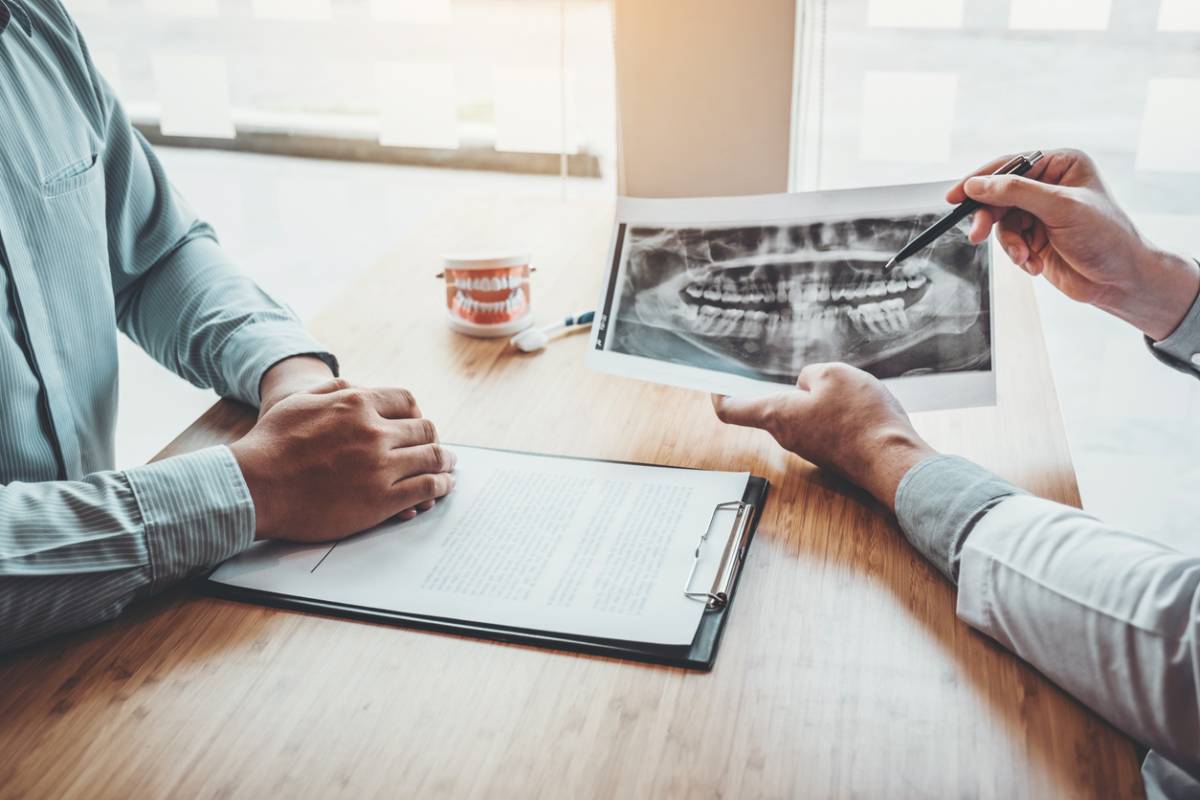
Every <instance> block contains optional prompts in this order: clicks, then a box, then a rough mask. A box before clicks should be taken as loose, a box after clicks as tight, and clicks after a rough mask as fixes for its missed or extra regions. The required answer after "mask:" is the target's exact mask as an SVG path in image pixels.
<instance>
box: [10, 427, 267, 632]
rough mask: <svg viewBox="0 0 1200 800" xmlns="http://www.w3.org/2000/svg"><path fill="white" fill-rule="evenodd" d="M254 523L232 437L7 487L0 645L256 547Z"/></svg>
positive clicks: (79, 620)
mask: <svg viewBox="0 0 1200 800" xmlns="http://www.w3.org/2000/svg"><path fill="white" fill-rule="evenodd" d="M254 529H255V511H254V505H253V502H252V499H251V497H250V492H249V490H248V488H247V487H246V484H245V481H244V480H243V479H242V476H241V472H240V470H239V469H238V465H237V462H236V461H235V460H234V458H233V456H232V454H231V453H230V452H229V450H228V449H227V448H225V447H212V448H208V449H206V450H200V451H197V452H194V453H189V454H187V455H183V456H177V457H175V458H169V459H165V460H163V461H159V462H156V463H154V464H147V465H145V466H141V467H135V468H133V469H130V470H126V471H124V472H116V471H106V472H99V473H95V474H92V475H89V476H87V477H86V478H84V479H83V480H79V481H51V482H44V483H26V484H20V483H18V484H10V485H9V486H4V487H0V652H4V651H6V650H10V649H13V648H15V647H20V646H21V645H24V644H28V643H30V642H33V641H37V640H39V639H43V638H45V637H47V636H51V635H54V634H57V633H62V632H65V631H69V630H75V629H77V628H82V627H86V626H88V625H94V624H96V623H99V622H103V621H105V620H108V619H112V618H113V617H115V616H117V615H118V614H119V613H120V612H121V610H122V609H124V608H125V606H127V605H128V604H129V603H130V602H131V601H132V600H133V599H134V598H135V597H137V596H138V595H140V594H145V593H147V592H153V591H157V590H159V589H162V588H165V587H167V586H169V585H171V584H172V583H175V582H176V581H178V580H180V579H182V578H184V577H186V576H187V575H189V574H191V573H193V572H195V571H196V570H197V569H201V568H204V567H208V566H212V565H214V564H217V563H219V562H221V561H223V560H224V559H226V558H229V557H230V556H232V555H235V554H236V553H238V552H240V551H242V550H243V549H245V548H246V547H249V546H250V545H251V544H252V543H253V541H254Z"/></svg>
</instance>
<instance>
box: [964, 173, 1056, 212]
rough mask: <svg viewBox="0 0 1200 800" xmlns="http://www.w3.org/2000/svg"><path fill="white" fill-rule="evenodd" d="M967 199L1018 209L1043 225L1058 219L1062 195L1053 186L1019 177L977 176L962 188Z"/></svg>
mask: <svg viewBox="0 0 1200 800" xmlns="http://www.w3.org/2000/svg"><path fill="white" fill-rule="evenodd" d="M963 190H964V191H965V192H966V193H967V197H970V198H971V199H972V200H978V201H979V202H981V203H983V204H984V205H989V206H1002V207H1007V208H1020V209H1024V210H1025V211H1028V212H1029V213H1031V214H1033V215H1034V216H1036V217H1039V218H1040V219H1041V220H1042V221H1043V222H1049V221H1051V220H1053V219H1055V218H1057V217H1059V216H1061V215H1062V212H1063V195H1062V190H1061V189H1059V187H1057V186H1053V185H1051V184H1047V183H1042V182H1041V181H1035V180H1032V179H1030V178H1024V177H1022V176H1020V175H978V176H976V177H974V178H969V179H968V180H967V182H966V183H965V184H963Z"/></svg>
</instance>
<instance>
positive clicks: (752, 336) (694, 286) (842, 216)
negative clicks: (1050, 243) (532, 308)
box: [588, 183, 996, 411]
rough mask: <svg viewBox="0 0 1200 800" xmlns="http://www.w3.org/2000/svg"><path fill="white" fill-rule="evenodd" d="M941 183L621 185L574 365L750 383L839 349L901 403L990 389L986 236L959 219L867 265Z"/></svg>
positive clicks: (921, 217)
mask: <svg viewBox="0 0 1200 800" xmlns="http://www.w3.org/2000/svg"><path fill="white" fill-rule="evenodd" d="M947 188H948V185H947V184H944V183H937V184H916V185H910V186H892V187H883V188H876V189H851V190H842V191H830V192H805V193H798V194H777V195H756V196H744V197H722V198H694V199H668V200H651V199H638V198H621V200H620V201H619V203H618V206H617V219H616V225H615V229H614V235H613V241H612V245H611V246H610V249H609V257H608V262H607V264H608V274H607V275H606V277H605V280H604V282H603V285H602V289H601V297H600V300H599V303H598V305H597V314H596V321H595V323H594V324H593V326H592V334H591V348H590V349H589V352H588V364H589V366H591V367H593V368H594V369H598V370H601V371H604V372H610V373H613V374H617V375H623V376H627V377H632V378H638V379H641V380H648V381H653V382H655V383H664V384H668V385H672V386H682V387H685V388H690V389H699V390H701V391H705V392H715V393H718V394H726V395H762V394H768V393H776V392H781V391H785V390H788V389H790V388H791V387H792V385H793V384H794V382H795V378H796V375H797V374H798V373H799V372H800V370H801V369H802V368H803V367H804V366H805V365H807V364H809V363H819V362H828V361H844V362H847V363H850V364H853V365H854V366H857V367H860V368H862V369H865V370H867V371H868V372H871V373H872V374H874V375H876V376H877V377H879V378H881V379H883V380H884V383H885V384H886V385H887V386H888V388H889V389H890V390H891V391H892V393H893V394H895V395H896V397H897V398H898V399H899V400H900V402H901V403H902V404H903V405H904V407H905V408H906V409H908V410H909V411H925V410H932V409H941V408H959V407H970V406H982V405H991V404H994V403H995V398H996V387H995V374H994V371H993V369H994V363H995V360H994V348H993V336H992V319H993V313H992V297H993V292H992V289H991V274H992V272H991V262H992V257H991V250H990V248H989V246H987V245H984V246H982V247H981V248H976V247H975V246H973V245H971V244H970V243H969V242H967V241H966V234H965V223H963V224H962V225H960V226H959V227H958V228H956V229H954V230H952V231H950V232H948V233H947V234H945V235H944V236H943V237H942V238H941V239H939V240H938V241H937V242H936V243H935V244H934V245H933V246H931V247H930V248H927V249H926V250H925V251H924V252H922V253H920V254H918V255H916V256H913V257H912V258H911V259H909V260H908V261H906V262H904V263H903V264H902V265H901V266H900V267H897V268H896V271H895V274H893V275H890V276H887V279H886V280H884V278H883V277H882V275H881V267H882V265H883V264H884V263H885V262H886V261H887V260H888V259H889V258H890V257H891V256H892V255H894V254H895V253H896V251H897V250H899V249H900V248H901V247H902V246H903V245H904V244H905V243H907V241H908V240H909V239H911V238H912V237H913V236H915V235H916V234H917V233H919V232H920V231H921V230H923V229H924V228H925V227H926V226H928V225H929V224H931V223H932V222H933V220H934V219H936V218H937V217H938V216H940V215H942V214H943V213H945V211H946V210H947V206H946V205H944V203H941V202H939V201H940V199H941V198H942V197H943V195H944V194H945V191H946V189H947ZM618 241H619V242H620V246H619V247H618ZM880 281H883V283H882V286H880V285H879V284H880ZM900 281H903V285H900V283H899V282H900ZM738 311H742V312H743V313H742V314H741V315H740V316H739V315H738Z"/></svg>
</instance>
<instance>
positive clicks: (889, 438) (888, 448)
mask: <svg viewBox="0 0 1200 800" xmlns="http://www.w3.org/2000/svg"><path fill="white" fill-rule="evenodd" d="M857 450H858V452H859V453H861V454H862V459H861V461H860V464H859V467H858V469H857V470H856V471H857V472H858V473H859V474H857V475H853V474H852V475H851V476H850V477H851V478H852V479H853V480H854V482H855V483H857V484H858V485H859V486H861V487H862V488H864V489H866V490H867V491H868V492H870V493H871V495H872V496H873V497H874V498H875V499H876V500H878V501H879V502H880V503H881V504H883V505H884V506H886V507H887V508H888V510H890V511H895V510H896V489H897V488H899V486H900V481H901V480H903V478H904V476H905V475H906V474H907V473H908V471H909V470H910V469H912V468H913V467H915V466H916V465H917V464H919V463H920V462H922V461H924V460H925V459H927V458H929V457H930V456H935V455H937V451H936V450H934V449H933V448H932V447H930V446H929V445H928V444H927V443H926V442H925V440H924V439H922V438H921V437H920V436H918V435H917V433H916V431H914V430H912V428H909V427H907V426H905V427H889V428H882V429H879V430H876V431H873V432H871V433H870V434H869V435H868V436H867V437H866V440H865V441H864V442H863V443H862V444H861V445H860V446H859V447H858V448H857Z"/></svg>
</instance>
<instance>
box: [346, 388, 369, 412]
mask: <svg viewBox="0 0 1200 800" xmlns="http://www.w3.org/2000/svg"><path fill="white" fill-rule="evenodd" d="M342 401H343V402H344V403H345V404H346V405H347V407H349V408H365V407H366V405H367V403H368V402H369V401H370V398H368V397H367V393H366V392H365V391H364V390H362V389H356V388H353V387H350V388H347V390H346V393H345V396H344V397H343V398H342Z"/></svg>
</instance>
